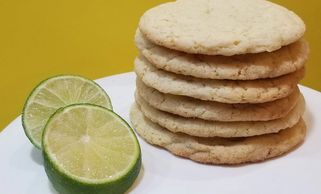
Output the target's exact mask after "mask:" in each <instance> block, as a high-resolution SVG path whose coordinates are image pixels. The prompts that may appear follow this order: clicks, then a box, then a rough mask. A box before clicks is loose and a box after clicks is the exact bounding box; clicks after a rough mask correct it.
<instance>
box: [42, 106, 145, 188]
mask: <svg viewBox="0 0 321 194" xmlns="http://www.w3.org/2000/svg"><path fill="white" fill-rule="evenodd" d="M42 145H43V155H44V162H45V169H46V172H47V174H48V177H49V179H50V180H51V182H52V184H53V186H54V187H55V188H56V190H58V192H60V193H66V194H69V193H105V194H108V193H113V194H118V193H124V192H125V191H126V190H127V189H128V188H129V187H130V185H131V184H132V183H133V182H134V180H135V179H136V177H137V175H138V173H139V170H140V166H141V153H140V147H139V144H138V141H137V139H136V136H135V134H134V132H133V130H132V129H131V128H130V127H129V125H128V124H127V123H126V122H125V121H124V120H123V119H121V118H120V117H119V116H118V115H117V114H115V113H114V112H112V111H111V110H108V109H106V108H103V107H100V106H95V105H90V104H78V105H71V106H68V107H65V108H62V109H59V110H58V111H57V112H56V113H55V114H54V115H53V116H52V117H51V118H50V119H49V120H48V123H47V125H46V127H45V129H44V133H43V140H42Z"/></svg>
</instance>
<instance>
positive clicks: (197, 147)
mask: <svg viewBox="0 0 321 194" xmlns="http://www.w3.org/2000/svg"><path fill="white" fill-rule="evenodd" d="M130 119H131V122H132V125H133V126H134V128H135V130H136V132H137V133H138V134H139V135H140V136H141V137H142V138H143V139H145V140H146V141H147V142H149V143H150V144H154V145H157V146H160V147H163V148H165V149H167V150H168V151H170V152H171V153H173V154H175V155H178V156H181V157H184V158H189V159H191V160H194V161H196V162H201V163H210V164H240V163H247V162H257V161H262V160H266V159H268V158H273V157H276V156H279V155H281V154H284V153H286V152H289V151H290V150H292V149H293V148H294V147H296V146H297V145H298V144H300V143H301V142H302V141H303V140H304V137H305V135H306V126H305V124H304V121H303V120H302V119H300V121H299V122H298V123H297V124H296V125H294V126H293V127H291V128H288V129H285V130H282V131H281V132H279V133H274V134H267V135H261V136H254V137H246V138H199V137H192V136H188V135H185V134H182V133H172V132H170V131H168V130H166V129H164V128H162V127H160V126H159V125H157V124H155V123H153V122H151V121H150V120H148V119H147V118H145V117H144V116H143V114H142V112H141V111H140V110H139V108H138V107H137V106H136V105H133V106H132V108H131V112H130Z"/></svg>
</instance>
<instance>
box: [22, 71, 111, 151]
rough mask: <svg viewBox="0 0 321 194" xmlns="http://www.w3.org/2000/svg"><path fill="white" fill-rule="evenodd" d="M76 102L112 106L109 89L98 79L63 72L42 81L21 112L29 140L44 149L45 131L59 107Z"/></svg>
mask: <svg viewBox="0 0 321 194" xmlns="http://www.w3.org/2000/svg"><path fill="white" fill-rule="evenodd" d="M75 103H92V104H96V105H100V106H103V107H106V108H109V109H111V108H112V106H111V103H110V99H109V97H108V95H107V94H106V92H105V91H104V90H103V89H102V88H101V87H100V86H99V85H97V84H96V83H95V82H93V81H91V80H88V79H86V78H83V77H80V76H73V75H63V76H57V77H53V78H49V79H47V80H45V81H43V82H41V83H40V84H39V85H38V86H37V87H36V88H35V89H34V90H33V91H32V93H31V94H30V96H29V97H28V100H27V102H26V103H25V106H24V110H23V113H22V123H23V127H24V130H25V133H26V135H27V137H28V138H29V140H30V141H31V142H32V143H33V144H34V145H35V146H36V147H38V148H41V138H42V131H43V128H44V126H45V124H46V123H47V120H48V118H49V117H50V116H51V115H52V114H53V113H54V112H55V111H56V110H57V109H59V108H61V107H65V106H67V105H70V104H75Z"/></svg>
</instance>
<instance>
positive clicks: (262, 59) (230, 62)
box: [135, 30, 309, 80]
mask: <svg viewBox="0 0 321 194" xmlns="http://www.w3.org/2000/svg"><path fill="white" fill-rule="evenodd" d="M135 39H136V45H137V46H138V48H139V49H140V51H141V53H142V55H143V56H144V57H145V58H146V59H147V60H148V61H149V62H150V63H151V64H153V65H154V66H156V67H157V68H159V69H164V70H166V71H170V72H173V73H177V74H183V75H190V76H193V77H199V78H209V79H229V80H253V79H259V78H273V77H278V76H281V75H285V74H288V73H292V72H294V71H296V70H298V69H301V68H302V67H303V66H304V64H305V62H306V60H307V57H308V53H309V47H308V44H307V43H306V42H305V41H304V40H300V41H297V42H295V43H293V44H291V45H289V46H284V47H282V48H281V49H279V50H277V51H274V52H271V53H268V52H263V53H258V54H245V55H235V56H231V57H226V56H218V55H217V56H209V55H193V54H187V53H184V52H179V51H175V50H171V49H167V48H165V47H162V46H158V45H156V44H153V43H151V42H150V41H148V40H147V39H146V38H144V37H143V36H142V34H141V33H140V31H139V30H138V31H137V33H136V38H135Z"/></svg>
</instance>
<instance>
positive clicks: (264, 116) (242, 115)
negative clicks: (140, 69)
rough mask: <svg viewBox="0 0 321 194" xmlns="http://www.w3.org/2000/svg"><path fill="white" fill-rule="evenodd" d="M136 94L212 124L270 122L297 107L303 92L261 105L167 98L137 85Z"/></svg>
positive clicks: (150, 102) (164, 109) (181, 113)
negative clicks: (209, 121) (224, 122)
mask: <svg viewBox="0 0 321 194" xmlns="http://www.w3.org/2000/svg"><path fill="white" fill-rule="evenodd" d="M136 88H137V91H136V92H137V93H139V95H140V96H141V97H142V98H143V99H144V100H145V101H146V102H147V103H148V104H149V105H150V106H152V107H154V108H156V109H159V110H162V111H165V112H169V113H172V114H176V115H180V116H183V117H192V118H200V119H204V120H212V121H267V120H273V119H278V118H281V117H285V116H286V115H287V114H288V113H289V112H290V110H292V109H293V108H294V106H295V105H296V103H297V101H298V99H299V96H300V91H299V89H298V88H297V89H295V91H294V92H293V93H292V94H291V95H290V96H288V97H286V98H282V99H279V100H276V101H272V102H266V103H260V104H224V103H219V102H213V101H203V100H197V99H195V98H190V97H185V96H176V95H171V94H164V93H161V92H158V91H157V90H155V89H153V88H150V87H147V86H146V85H145V84H144V83H143V82H142V81H140V80H138V79H137V81H136Z"/></svg>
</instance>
